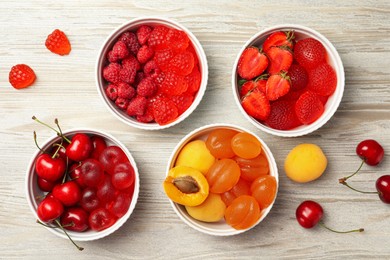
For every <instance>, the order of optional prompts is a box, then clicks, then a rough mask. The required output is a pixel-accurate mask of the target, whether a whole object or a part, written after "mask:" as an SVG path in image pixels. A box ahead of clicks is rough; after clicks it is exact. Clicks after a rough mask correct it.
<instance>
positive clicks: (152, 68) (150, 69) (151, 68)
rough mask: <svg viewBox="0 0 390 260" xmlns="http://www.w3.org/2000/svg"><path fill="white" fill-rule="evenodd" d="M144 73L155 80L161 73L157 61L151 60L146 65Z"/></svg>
mask: <svg viewBox="0 0 390 260" xmlns="http://www.w3.org/2000/svg"><path fill="white" fill-rule="evenodd" d="M144 73H145V75H146V76H148V77H152V78H155V77H157V76H158V74H160V73H161V70H160V68H159V67H158V66H157V63H156V61H155V60H150V61H148V62H147V63H146V64H145V65H144Z"/></svg>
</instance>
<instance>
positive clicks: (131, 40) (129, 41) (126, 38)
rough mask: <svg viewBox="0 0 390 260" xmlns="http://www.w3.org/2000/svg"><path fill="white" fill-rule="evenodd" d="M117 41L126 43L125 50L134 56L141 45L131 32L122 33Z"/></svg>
mask: <svg viewBox="0 0 390 260" xmlns="http://www.w3.org/2000/svg"><path fill="white" fill-rule="evenodd" d="M118 41H122V42H124V43H126V46H127V48H128V49H129V51H131V52H132V53H133V54H134V55H137V53H138V50H139V48H140V47H141V45H140V44H139V42H138V39H137V36H136V35H135V33H133V32H124V33H122V34H121V35H120V36H119V38H118Z"/></svg>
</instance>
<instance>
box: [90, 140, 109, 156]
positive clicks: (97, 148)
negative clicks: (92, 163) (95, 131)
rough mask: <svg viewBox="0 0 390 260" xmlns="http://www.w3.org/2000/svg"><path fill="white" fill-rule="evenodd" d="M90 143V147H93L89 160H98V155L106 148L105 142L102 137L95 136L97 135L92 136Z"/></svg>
mask: <svg viewBox="0 0 390 260" xmlns="http://www.w3.org/2000/svg"><path fill="white" fill-rule="evenodd" d="M91 141H92V147H93V149H92V153H91V158H93V159H96V160H99V157H100V154H101V153H102V152H103V150H104V149H106V147H107V144H106V141H105V140H104V138H103V137H101V136H97V135H95V136H92V137H91Z"/></svg>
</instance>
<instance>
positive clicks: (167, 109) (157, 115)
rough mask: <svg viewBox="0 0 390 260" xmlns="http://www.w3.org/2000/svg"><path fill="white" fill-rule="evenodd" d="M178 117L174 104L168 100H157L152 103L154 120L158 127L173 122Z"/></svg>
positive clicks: (162, 98)
mask: <svg viewBox="0 0 390 260" xmlns="http://www.w3.org/2000/svg"><path fill="white" fill-rule="evenodd" d="M178 115H179V112H178V111H177V107H176V105H175V103H174V102H173V101H172V100H170V99H168V98H164V97H161V98H158V99H156V101H154V102H153V116H154V120H156V122H157V123H158V124H159V125H166V124H169V123H171V122H173V121H174V120H175V119H176V118H177V117H178Z"/></svg>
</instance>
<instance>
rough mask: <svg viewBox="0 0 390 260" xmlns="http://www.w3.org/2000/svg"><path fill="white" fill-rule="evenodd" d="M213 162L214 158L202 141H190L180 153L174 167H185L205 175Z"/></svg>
mask: <svg viewBox="0 0 390 260" xmlns="http://www.w3.org/2000/svg"><path fill="white" fill-rule="evenodd" d="M214 162H215V158H214V156H213V155H212V154H211V153H210V151H209V150H208V149H207V147H206V143H205V142H204V141H202V140H195V141H191V142H189V143H188V144H186V145H185V146H184V147H183V148H182V149H181V151H180V153H179V155H178V157H177V160H176V164H175V165H176V166H187V167H191V168H194V169H196V170H199V171H200V172H202V173H203V174H206V173H207V171H208V170H209V168H210V167H211V165H213V163H214Z"/></svg>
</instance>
